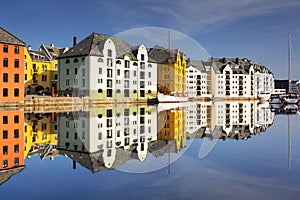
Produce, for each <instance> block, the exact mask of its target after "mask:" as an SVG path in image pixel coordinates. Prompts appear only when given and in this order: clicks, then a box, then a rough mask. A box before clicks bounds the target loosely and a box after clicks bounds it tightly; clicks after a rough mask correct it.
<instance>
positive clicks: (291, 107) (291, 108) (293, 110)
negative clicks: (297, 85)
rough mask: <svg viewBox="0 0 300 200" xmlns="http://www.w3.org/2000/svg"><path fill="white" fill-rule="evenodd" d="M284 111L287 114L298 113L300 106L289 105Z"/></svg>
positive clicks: (285, 106)
mask: <svg viewBox="0 0 300 200" xmlns="http://www.w3.org/2000/svg"><path fill="white" fill-rule="evenodd" d="M283 110H284V111H285V112H287V113H297V111H298V106H297V105H296V104H287V105H284V106H283Z"/></svg>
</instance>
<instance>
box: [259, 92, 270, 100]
mask: <svg viewBox="0 0 300 200" xmlns="http://www.w3.org/2000/svg"><path fill="white" fill-rule="evenodd" d="M270 97H271V93H270V92H268V91H261V92H259V93H258V98H259V100H261V101H268V100H269V99H270Z"/></svg>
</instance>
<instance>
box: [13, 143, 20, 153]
mask: <svg viewBox="0 0 300 200" xmlns="http://www.w3.org/2000/svg"><path fill="white" fill-rule="evenodd" d="M14 152H15V153H19V145H18V144H16V145H14Z"/></svg>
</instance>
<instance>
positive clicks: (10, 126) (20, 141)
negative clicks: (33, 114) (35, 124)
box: [0, 110, 24, 170]
mask: <svg viewBox="0 0 300 200" xmlns="http://www.w3.org/2000/svg"><path fill="white" fill-rule="evenodd" d="M16 115H18V116H19V122H18V123H14V116H16ZM3 116H8V123H7V124H3ZM15 129H18V130H19V137H18V138H14V130H15ZM4 130H7V131H8V138H7V139H4V138H3V131H4ZM14 145H19V152H18V153H15V152H14ZM3 146H8V154H7V155H3ZM14 158H19V164H18V165H15V164H14ZM3 160H7V161H8V166H7V167H5V168H3ZM23 165H24V111H23V110H14V111H1V112H0V170H2V169H9V168H13V167H17V166H23Z"/></svg>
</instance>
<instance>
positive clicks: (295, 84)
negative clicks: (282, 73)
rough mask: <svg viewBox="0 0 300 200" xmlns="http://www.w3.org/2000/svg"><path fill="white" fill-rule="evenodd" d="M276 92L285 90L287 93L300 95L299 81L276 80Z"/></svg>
mask: <svg viewBox="0 0 300 200" xmlns="http://www.w3.org/2000/svg"><path fill="white" fill-rule="evenodd" d="M275 90H277V91H278V90H284V91H285V93H296V94H299V93H300V87H299V81H298V80H275Z"/></svg>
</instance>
